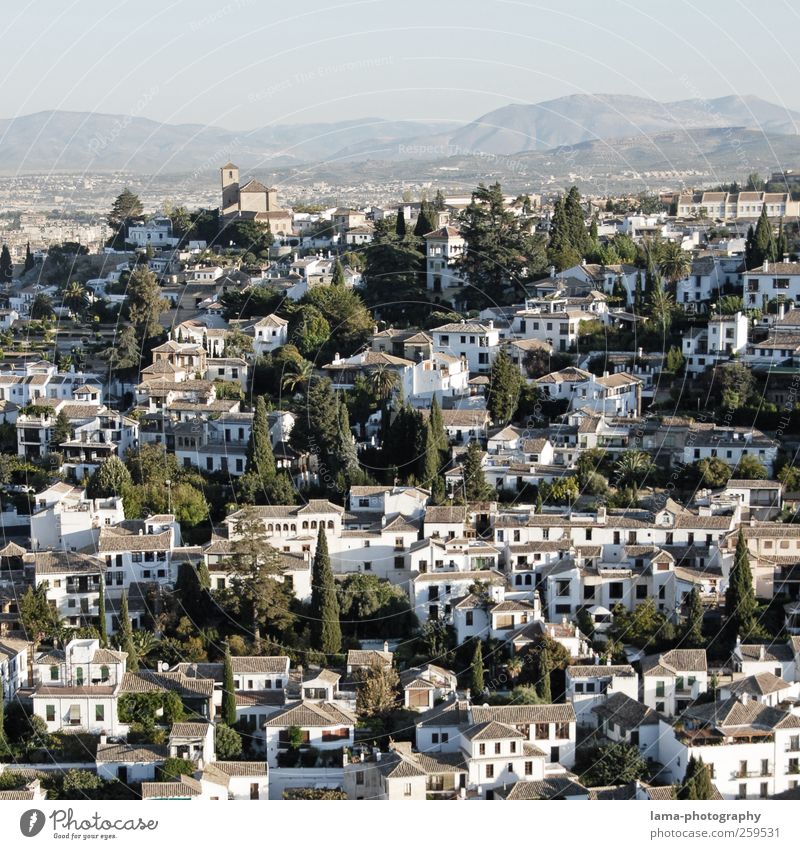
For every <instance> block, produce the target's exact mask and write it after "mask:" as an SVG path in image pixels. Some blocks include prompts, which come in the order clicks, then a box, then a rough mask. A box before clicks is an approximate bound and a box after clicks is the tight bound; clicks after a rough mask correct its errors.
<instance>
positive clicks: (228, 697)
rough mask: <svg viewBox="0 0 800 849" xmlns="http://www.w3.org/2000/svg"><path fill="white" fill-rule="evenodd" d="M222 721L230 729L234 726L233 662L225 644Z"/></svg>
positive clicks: (234, 688) (234, 686)
mask: <svg viewBox="0 0 800 849" xmlns="http://www.w3.org/2000/svg"><path fill="white" fill-rule="evenodd" d="M222 721H223V722H224V723H225V724H226V725H229V726H230V727H231V728H233V726H234V725H236V685H235V684H234V682H233V661H232V660H231V647H230V645H228V643H225V659H224V660H223V662H222Z"/></svg>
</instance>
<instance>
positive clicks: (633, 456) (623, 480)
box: [614, 451, 652, 487]
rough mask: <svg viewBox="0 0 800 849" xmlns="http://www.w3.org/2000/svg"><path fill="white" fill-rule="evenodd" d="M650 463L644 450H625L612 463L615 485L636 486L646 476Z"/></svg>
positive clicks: (648, 456)
mask: <svg viewBox="0 0 800 849" xmlns="http://www.w3.org/2000/svg"><path fill="white" fill-rule="evenodd" d="M651 465H652V461H651V460H650V455H649V454H646V453H645V452H644V451H626V452H625V453H624V454H623V455H622V456H621V457H620V458H619V460H617V462H616V464H615V465H614V470H615V471H616V473H617V481H616V483H617V486H618V487H622V486H625V485H626V484H631V485H632V486H637V485H638V484H639V483H641V481H642V480H643V479H644V478H645V477H646V476H647V473H648V472H649V471H650V466H651Z"/></svg>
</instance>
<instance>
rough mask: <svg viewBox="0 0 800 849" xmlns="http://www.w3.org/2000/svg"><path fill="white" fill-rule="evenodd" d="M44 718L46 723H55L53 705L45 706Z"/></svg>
mask: <svg viewBox="0 0 800 849" xmlns="http://www.w3.org/2000/svg"><path fill="white" fill-rule="evenodd" d="M44 717H45V719H46V720H47V721H48V722H55V721H56V706H55V705H45V707H44Z"/></svg>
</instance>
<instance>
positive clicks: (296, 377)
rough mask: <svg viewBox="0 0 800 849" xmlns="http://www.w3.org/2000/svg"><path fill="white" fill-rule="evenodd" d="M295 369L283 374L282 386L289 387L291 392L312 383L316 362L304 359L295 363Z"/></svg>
mask: <svg viewBox="0 0 800 849" xmlns="http://www.w3.org/2000/svg"><path fill="white" fill-rule="evenodd" d="M294 368H295V371H291V372H288V373H287V374H285V375H284V376H283V380H282V381H281V386H282V387H283V388H284V389H288V390H289V392H297V391H298V390H299V389H302V388H303V387H305V386H308V384H309V383H311V378H312V376H313V374H314V364H313V363H310V362H309V361H308V360H303V362H301V363H295V364H294Z"/></svg>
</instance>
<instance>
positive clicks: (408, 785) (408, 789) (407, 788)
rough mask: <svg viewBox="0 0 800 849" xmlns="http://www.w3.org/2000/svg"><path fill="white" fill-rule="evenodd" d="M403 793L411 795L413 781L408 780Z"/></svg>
mask: <svg viewBox="0 0 800 849" xmlns="http://www.w3.org/2000/svg"><path fill="white" fill-rule="evenodd" d="M403 795H404V796H410V795H411V783H410V782H407V783H406V784H405V786H404V787H403Z"/></svg>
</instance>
